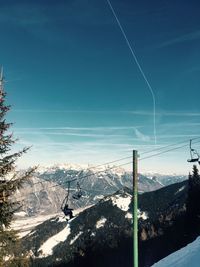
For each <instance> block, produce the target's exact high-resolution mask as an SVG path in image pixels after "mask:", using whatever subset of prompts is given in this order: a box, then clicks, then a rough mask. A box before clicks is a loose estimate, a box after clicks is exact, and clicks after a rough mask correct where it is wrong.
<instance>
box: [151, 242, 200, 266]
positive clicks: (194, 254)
mask: <svg viewBox="0 0 200 267" xmlns="http://www.w3.org/2000/svg"><path fill="white" fill-rule="evenodd" d="M199 251H200V237H198V238H197V239H196V240H195V241H194V242H192V243H190V244H188V245H187V246H186V247H184V248H182V249H180V250H178V251H176V252H174V253H172V254H171V255H169V256H168V257H166V258H164V259H162V260H161V261H159V262H157V263H155V264H154V265H153V266H152V267H169V266H174V267H188V266H190V267H199V265H200V264H199V263H200V253H199Z"/></svg>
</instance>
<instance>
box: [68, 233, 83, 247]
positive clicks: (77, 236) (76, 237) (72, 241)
mask: <svg viewBox="0 0 200 267" xmlns="http://www.w3.org/2000/svg"><path fill="white" fill-rule="evenodd" d="M82 233H83V232H79V233H78V234H77V235H76V236H75V237H74V238H73V239H72V240H71V241H70V245H72V244H73V243H74V242H75V241H76V240H77V239H78V238H79V236H80V235H82Z"/></svg>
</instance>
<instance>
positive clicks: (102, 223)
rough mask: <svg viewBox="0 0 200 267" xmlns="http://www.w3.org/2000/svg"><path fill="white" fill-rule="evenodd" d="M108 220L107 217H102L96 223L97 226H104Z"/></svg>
mask: <svg viewBox="0 0 200 267" xmlns="http://www.w3.org/2000/svg"><path fill="white" fill-rule="evenodd" d="M106 221H107V219H106V218H104V217H101V219H100V220H98V221H97V223H96V228H97V229H99V228H101V227H103V226H104V224H105V222H106Z"/></svg>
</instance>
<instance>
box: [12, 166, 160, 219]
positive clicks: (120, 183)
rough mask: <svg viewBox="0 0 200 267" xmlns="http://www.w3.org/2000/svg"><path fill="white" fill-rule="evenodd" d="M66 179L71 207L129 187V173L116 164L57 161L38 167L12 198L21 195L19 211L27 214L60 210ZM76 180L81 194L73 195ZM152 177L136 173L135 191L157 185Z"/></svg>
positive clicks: (49, 212) (40, 213)
mask: <svg viewBox="0 0 200 267" xmlns="http://www.w3.org/2000/svg"><path fill="white" fill-rule="evenodd" d="M74 178H75V179H77V180H76V181H74V182H73V183H70V193H69V205H70V207H72V208H73V209H77V208H80V207H86V206H88V205H91V204H95V203H97V202H98V201H99V200H100V199H102V198H103V197H104V196H106V195H109V194H113V193H114V192H116V191H117V190H119V189H121V188H123V187H129V188H132V175H131V173H128V172H126V171H125V170H124V169H122V168H120V167H93V166H89V167H88V166H79V165H74V164H57V165H53V166H50V167H40V168H39V169H38V170H37V172H36V173H35V174H34V176H33V177H32V178H31V179H30V180H29V181H27V182H26V183H25V184H24V186H23V188H22V189H20V190H19V191H18V192H17V194H16V199H23V207H22V209H21V211H23V212H24V215H27V216H36V215H45V214H46V215H48V214H54V213H57V212H59V211H60V207H61V204H62V202H63V200H64V198H65V197H66V196H67V187H68V183H67V181H69V180H73V179H74ZM77 181H78V182H79V183H80V186H81V189H82V193H83V196H82V197H81V199H79V200H74V199H73V197H72V196H73V194H74V193H75V192H76V190H77ZM162 186H163V185H162V184H161V183H160V182H159V181H157V180H156V179H149V178H147V177H145V176H143V175H139V191H140V192H147V191H152V190H156V189H158V188H161V187H162Z"/></svg>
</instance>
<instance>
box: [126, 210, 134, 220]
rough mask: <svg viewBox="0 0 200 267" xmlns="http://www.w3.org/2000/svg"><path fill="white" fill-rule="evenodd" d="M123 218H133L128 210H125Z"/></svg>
mask: <svg viewBox="0 0 200 267" xmlns="http://www.w3.org/2000/svg"><path fill="white" fill-rule="evenodd" d="M125 218H127V219H133V214H132V213H130V212H127V213H126V215H125Z"/></svg>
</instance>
